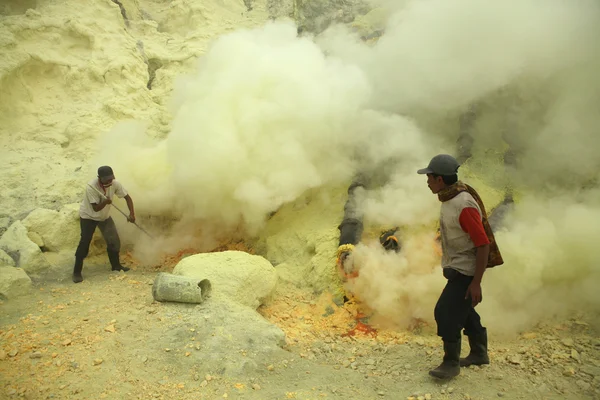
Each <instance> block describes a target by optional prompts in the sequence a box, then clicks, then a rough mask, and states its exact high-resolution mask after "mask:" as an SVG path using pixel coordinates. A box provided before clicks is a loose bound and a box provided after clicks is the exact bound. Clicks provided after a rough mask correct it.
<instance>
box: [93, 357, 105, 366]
mask: <svg viewBox="0 0 600 400" xmlns="http://www.w3.org/2000/svg"><path fill="white" fill-rule="evenodd" d="M103 362H104V360H103V359H101V358H96V359H95V360H94V365H100V364H102V363H103Z"/></svg>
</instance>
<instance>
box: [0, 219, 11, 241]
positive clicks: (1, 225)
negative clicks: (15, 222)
mask: <svg viewBox="0 0 600 400" xmlns="http://www.w3.org/2000/svg"><path fill="white" fill-rule="evenodd" d="M11 221H12V219H11V218H10V217H9V216H6V215H4V216H1V217H0V236H2V235H4V232H6V230H7V229H8V227H9V226H10V223H11Z"/></svg>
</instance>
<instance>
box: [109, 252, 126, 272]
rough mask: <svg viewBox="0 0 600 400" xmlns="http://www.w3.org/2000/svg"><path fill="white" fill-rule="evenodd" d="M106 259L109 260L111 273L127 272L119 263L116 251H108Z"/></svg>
mask: <svg viewBox="0 0 600 400" xmlns="http://www.w3.org/2000/svg"><path fill="white" fill-rule="evenodd" d="M108 259H109V260H110V265H111V267H112V270H113V271H124V272H127V271H129V268H127V267H124V266H122V265H121V263H120V262H119V252H118V251H109V252H108Z"/></svg>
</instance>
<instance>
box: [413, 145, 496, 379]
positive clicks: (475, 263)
mask: <svg viewBox="0 0 600 400" xmlns="http://www.w3.org/2000/svg"><path fill="white" fill-rule="evenodd" d="M459 166H460V165H459V164H458V162H457V161H456V159H454V157H452V156H450V155H447V154H440V155H437V156H435V157H433V159H432V160H431V162H430V163H429V165H428V166H427V168H423V169H420V170H419V171H417V172H418V173H419V174H426V175H427V186H429V189H430V190H431V191H432V192H433V193H434V194H437V196H438V199H439V200H440V201H441V202H442V207H441V212H440V237H441V242H442V267H443V273H444V277H445V278H446V279H447V283H446V286H445V287H444V290H443V291H442V294H441V296H440V298H439V300H438V302H437V304H436V306H435V311H434V314H435V321H436V323H437V333H438V336H440V337H441V338H442V340H443V342H444V358H443V362H442V364H441V365H440V366H439V367H437V368H436V369H434V370H431V371H429V374H430V375H432V376H434V377H436V378H440V379H448V378H453V377H455V376H457V375H458V374H459V373H460V367H461V366H469V365H482V364H489V358H488V352H487V330H486V329H485V328H484V327H483V326H482V325H481V319H480V317H479V314H478V313H477V311H475V306H477V304H479V303H480V302H481V300H482V294H481V280H482V278H483V273H484V272H485V270H486V268H488V267H493V266H496V265H501V264H503V260H502V256H501V255H500V251H499V250H498V246H497V245H496V241H495V239H494V235H493V233H492V230H491V228H490V225H489V223H488V221H487V214H486V211H485V207H484V205H483V202H482V201H481V198H480V197H479V195H478V194H477V192H476V191H475V189H473V188H472V187H470V186H469V185H466V184H464V183H462V182H461V181H459V180H458V175H457V173H458V168H459ZM463 329H464V333H465V335H466V336H467V337H468V339H469V345H470V348H471V351H470V353H469V355H468V356H467V357H466V358H462V359H461V358H460V347H461V346H460V345H461V336H460V334H461V331H462V330H463Z"/></svg>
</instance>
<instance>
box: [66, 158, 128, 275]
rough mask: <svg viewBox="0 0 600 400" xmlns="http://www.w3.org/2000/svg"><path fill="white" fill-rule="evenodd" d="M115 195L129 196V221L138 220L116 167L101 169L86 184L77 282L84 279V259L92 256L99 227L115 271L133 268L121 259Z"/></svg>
mask: <svg viewBox="0 0 600 400" xmlns="http://www.w3.org/2000/svg"><path fill="white" fill-rule="evenodd" d="M115 195H116V196H117V197H119V198H125V201H127V207H128V208H129V217H128V218H127V220H128V221H129V222H135V212H134V210H133V200H132V199H131V196H129V195H128V194H127V191H126V190H125V188H124V187H123V185H121V183H119V182H117V181H116V180H115V175H114V174H113V170H112V168H111V167H108V166H103V167H100V168H98V177H97V178H95V179H93V180H92V181H90V182H89V183H88V185H87V186H86V188H85V194H84V196H83V200H82V201H81V205H80V207H79V223H80V226H81V239H80V240H79V246H77V251H76V252H75V267H74V268H73V282H75V283H79V282H82V281H83V276H82V275H81V271H82V269H83V260H84V259H85V258H86V257H87V255H88V251H89V248H90V243H91V242H92V237H93V235H94V231H95V230H96V227H98V228H100V232H101V233H102V237H103V238H104V241H105V242H106V250H107V253H108V259H109V260H110V265H111V267H112V270H113V271H129V268H127V267H124V266H122V265H121V263H120V261H119V252H120V251H121V241H120V239H119V234H118V232H117V227H116V226H115V223H114V221H113V219H112V218H111V217H110V205H111V204H112V199H113V198H114V196H115Z"/></svg>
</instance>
